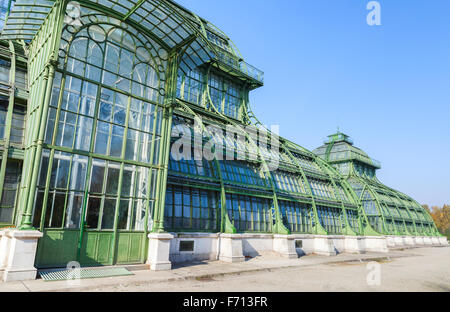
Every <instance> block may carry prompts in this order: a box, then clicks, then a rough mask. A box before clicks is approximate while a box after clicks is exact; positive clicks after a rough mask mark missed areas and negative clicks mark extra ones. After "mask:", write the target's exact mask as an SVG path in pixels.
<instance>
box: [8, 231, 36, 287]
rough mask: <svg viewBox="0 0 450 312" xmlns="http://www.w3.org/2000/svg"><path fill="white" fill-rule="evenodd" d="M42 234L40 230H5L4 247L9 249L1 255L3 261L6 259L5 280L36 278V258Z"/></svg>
mask: <svg viewBox="0 0 450 312" xmlns="http://www.w3.org/2000/svg"><path fill="white" fill-rule="evenodd" d="M42 235H43V234H42V233H41V232H39V231H19V230H8V231H5V232H4V234H3V238H2V249H3V251H5V250H8V251H7V253H6V254H4V253H2V254H3V255H2V256H1V258H2V259H3V260H2V262H3V263H5V260H6V266H5V267H4V271H3V274H2V275H3V276H2V278H3V281H5V282H9V281H24V280H32V279H35V278H36V272H37V270H36V268H35V267H34V260H35V257H36V248H37V242H38V239H39V238H40V237H42ZM5 236H6V237H5ZM5 238H6V241H5Z"/></svg>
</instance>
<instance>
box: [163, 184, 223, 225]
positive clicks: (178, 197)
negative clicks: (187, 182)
mask: <svg viewBox="0 0 450 312" xmlns="http://www.w3.org/2000/svg"><path fill="white" fill-rule="evenodd" d="M219 209H220V196H219V193H218V192H215V191H209V190H201V189H195V188H190V187H181V186H172V185H168V187H167V193H166V207H165V227H166V228H167V229H169V230H173V231H180V230H185V231H189V230H202V231H212V232H215V231H217V230H218V220H219V216H220V211H219Z"/></svg>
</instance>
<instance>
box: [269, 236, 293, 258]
mask: <svg viewBox="0 0 450 312" xmlns="http://www.w3.org/2000/svg"><path fill="white" fill-rule="evenodd" d="M273 251H275V252H277V253H278V254H279V255H280V256H282V257H285V258H289V259H295V258H298V254H297V252H296V250H295V241H294V236H292V235H277V234H276V235H274V236H273Z"/></svg>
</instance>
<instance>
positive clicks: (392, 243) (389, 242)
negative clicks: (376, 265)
mask: <svg viewBox="0 0 450 312" xmlns="http://www.w3.org/2000/svg"><path fill="white" fill-rule="evenodd" d="M386 243H387V246H388V248H389V247H395V239H394V236H392V235H389V236H386Z"/></svg>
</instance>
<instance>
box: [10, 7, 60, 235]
mask: <svg viewBox="0 0 450 312" xmlns="http://www.w3.org/2000/svg"><path fill="white" fill-rule="evenodd" d="M65 4H66V3H65V1H57V2H56V5H55V7H54V8H53V9H52V10H54V11H52V12H53V14H51V15H49V16H48V17H47V20H46V21H45V22H44V25H43V26H42V27H41V30H40V31H42V32H44V31H46V30H47V31H48V30H49V29H48V28H49V27H52V28H53V32H51V35H50V36H49V37H47V40H48V42H46V43H45V44H46V46H44V45H45V44H43V46H39V48H38V51H37V52H36V51H34V52H33V53H35V52H36V53H43V54H42V55H40V56H41V57H46V59H44V60H42V59H41V58H39V59H33V58H34V55H30V59H33V62H37V61H39V62H42V61H44V62H45V67H44V73H43V74H42V73H41V75H43V77H42V80H41V81H40V85H39V86H34V87H33V88H39V90H40V92H41V95H40V99H39V101H38V104H37V105H36V106H37V111H35V112H34V115H33V118H32V119H33V121H34V126H33V128H32V129H29V130H31V133H30V132H29V131H28V132H27V133H28V134H30V135H35V137H34V138H32V139H31V138H30V141H29V143H31V146H27V148H29V147H31V150H29V151H27V154H28V155H27V161H29V162H30V165H31V167H30V172H26V171H25V170H24V172H25V173H26V174H28V175H29V176H28V177H27V178H26V181H25V184H24V191H25V192H24V193H22V194H21V196H22V197H23V200H22V202H21V209H22V213H23V214H22V219H21V221H20V225H19V229H21V230H30V229H33V226H32V211H33V204H34V195H35V190H36V185H37V179H38V174H39V164H40V161H41V155H42V148H43V146H42V145H43V142H44V135H45V127H46V124H47V117H48V110H49V101H50V96H51V89H52V83H53V78H54V74H55V67H56V65H57V59H58V47H59V42H60V37H61V31H62V23H63V20H64V8H65ZM50 19H54V20H50ZM40 40H41V39H40V38H39V33H38V35H36V37H35V38H34V39H33V42H32V44H38V43H39V44H40V43H41V42H40ZM41 49H46V50H45V51H46V53H44V52H42V50H41ZM38 65H39V64H38ZM31 69H33V68H31ZM33 83H35V82H33ZM32 109H34V110H36V108H35V107H32Z"/></svg>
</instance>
